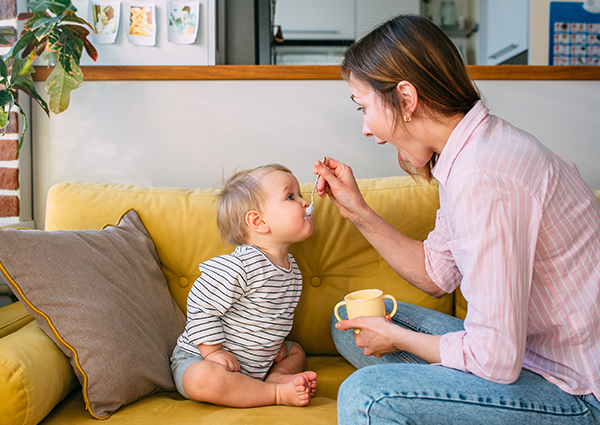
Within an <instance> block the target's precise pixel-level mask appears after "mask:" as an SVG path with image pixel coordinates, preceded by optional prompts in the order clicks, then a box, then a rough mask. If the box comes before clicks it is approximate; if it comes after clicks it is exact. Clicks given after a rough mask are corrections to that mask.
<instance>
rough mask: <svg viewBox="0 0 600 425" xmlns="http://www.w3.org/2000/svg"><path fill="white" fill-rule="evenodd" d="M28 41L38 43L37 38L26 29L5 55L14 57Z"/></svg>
mask: <svg viewBox="0 0 600 425" xmlns="http://www.w3.org/2000/svg"><path fill="white" fill-rule="evenodd" d="M29 43H33V44H37V43H38V40H37V39H36V38H35V34H34V33H33V32H31V31H27V32H25V33H23V34H22V35H21V38H19V40H18V41H17V42H16V43H15V45H14V46H13V47H12V49H10V52H8V55H7V57H9V58H13V57H16V56H17V55H18V54H19V52H20V51H21V50H23V49H24V48H26V47H27V46H28V45H29Z"/></svg>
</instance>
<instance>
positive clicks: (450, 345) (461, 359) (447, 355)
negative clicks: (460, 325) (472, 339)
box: [440, 331, 468, 372]
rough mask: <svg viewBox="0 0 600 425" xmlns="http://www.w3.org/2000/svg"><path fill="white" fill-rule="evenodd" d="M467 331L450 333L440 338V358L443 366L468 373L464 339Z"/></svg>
mask: <svg viewBox="0 0 600 425" xmlns="http://www.w3.org/2000/svg"><path fill="white" fill-rule="evenodd" d="M466 334H467V333H466V331H458V332H450V333H447V334H444V335H442V337H441V338H440V357H441V359H442V363H441V364H442V366H445V367H448V368H451V369H456V370H462V371H463V372H468V371H467V369H466V364H465V354H464V351H463V338H464V337H465V335H466Z"/></svg>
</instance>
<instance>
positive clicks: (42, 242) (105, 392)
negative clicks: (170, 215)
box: [0, 210, 185, 418]
mask: <svg viewBox="0 0 600 425" xmlns="http://www.w3.org/2000/svg"><path fill="white" fill-rule="evenodd" d="M0 269H1V270H2V272H3V273H4V275H5V277H6V280H7V281H8V284H9V285H10V286H11V288H12V289H13V292H14V293H15V294H16V295H17V297H18V298H19V299H20V300H21V302H23V304H24V305H25V306H26V308H27V310H28V311H29V312H30V313H31V314H32V315H33V316H34V317H35V319H36V321H37V323H38V325H39V326H40V328H41V329H42V330H43V331H44V332H45V333H46V334H47V335H48V336H49V337H50V338H51V339H52V340H53V341H54V342H55V343H56V344H57V345H58V347H59V348H60V349H61V350H62V351H63V353H64V354H65V355H66V356H67V357H69V359H70V363H71V366H72V367H73V369H74V371H75V374H76V375H77V378H78V379H79V382H80V383H81V385H82V389H83V396H84V399H85V402H86V406H87V408H88V409H89V411H90V413H91V414H92V415H93V416H94V417H96V418H106V417H108V416H109V415H110V414H111V413H112V412H114V411H115V410H117V409H118V408H119V407H121V406H123V405H126V404H129V403H132V402H134V401H136V400H138V399H140V398H142V397H144V396H146V395H149V394H151V393H153V392H155V391H158V390H163V389H164V390H174V389H175V388H174V384H173V381H172V378H171V372H170V368H169V358H170V355H171V351H172V350H173V347H174V346H175V343H176V340H177V337H178V336H179V334H180V333H181V332H182V330H183V327H184V325H185V316H184V315H183V313H182V312H181V310H180V309H179V308H178V307H177V305H176V304H175V302H174V301H173V299H172V298H171V295H170V293H169V290H168V288H167V283H166V280H165V277H164V275H163V273H162V272H161V269H160V261H159V258H158V255H157V254H156V250H155V247H154V243H153V242H152V239H151V238H150V236H149V234H148V233H147V231H146V229H145V227H144V225H143V224H142V222H141V220H140V218H139V217H138V214H137V213H136V212H135V211H134V210H129V211H128V212H126V213H125V214H124V215H123V217H122V218H121V219H120V221H119V223H118V224H117V225H115V226H107V227H105V228H104V229H102V230H83V231H52V232H45V231H41V230H12V229H3V230H0Z"/></svg>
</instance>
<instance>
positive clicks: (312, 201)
mask: <svg viewBox="0 0 600 425" xmlns="http://www.w3.org/2000/svg"><path fill="white" fill-rule="evenodd" d="M319 177H321V175H320V174H317V179H316V180H315V185H314V186H313V190H312V193H311V194H310V205H309V206H308V207H306V214H305V215H304V217H312V215H313V213H314V212H315V189H316V188H317V183H318V182H319Z"/></svg>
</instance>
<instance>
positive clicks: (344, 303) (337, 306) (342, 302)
mask: <svg viewBox="0 0 600 425" xmlns="http://www.w3.org/2000/svg"><path fill="white" fill-rule="evenodd" d="M343 305H346V300H344V301H340V302H339V303H337V304H336V305H335V307H333V312H334V313H335V318H336V319H337V320H338V322H341V321H342V319H341V318H340V315H339V314H338V308H340V307H341V306H343Z"/></svg>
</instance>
